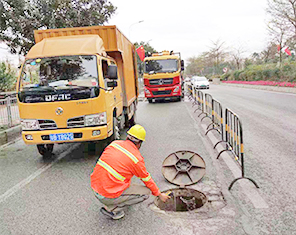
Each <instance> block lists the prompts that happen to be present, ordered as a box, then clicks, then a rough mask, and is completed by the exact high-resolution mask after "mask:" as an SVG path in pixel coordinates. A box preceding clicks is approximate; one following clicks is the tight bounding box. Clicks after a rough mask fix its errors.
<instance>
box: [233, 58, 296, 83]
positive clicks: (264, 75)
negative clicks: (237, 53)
mask: <svg viewBox="0 0 296 235" xmlns="http://www.w3.org/2000/svg"><path fill="white" fill-rule="evenodd" d="M228 79H229V80H238V81H261V80H265V81H287V82H296V62H295V61H292V62H287V63H285V64H284V65H283V66H282V68H280V67H278V66H277V64H275V63H269V64H261V65H249V66H248V67H246V68H245V69H244V70H236V71H233V72H231V73H230V75H229V76H228Z"/></svg>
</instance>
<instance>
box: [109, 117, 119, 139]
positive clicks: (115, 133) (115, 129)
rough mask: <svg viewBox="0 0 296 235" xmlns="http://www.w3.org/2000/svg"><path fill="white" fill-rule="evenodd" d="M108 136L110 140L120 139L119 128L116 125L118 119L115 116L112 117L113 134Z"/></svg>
mask: <svg viewBox="0 0 296 235" xmlns="http://www.w3.org/2000/svg"><path fill="white" fill-rule="evenodd" d="M109 138H110V142H112V141H114V140H119V139H120V130H119V127H118V120H117V118H116V117H113V134H112V135H111V136H110V137H109Z"/></svg>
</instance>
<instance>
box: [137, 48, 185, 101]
mask: <svg viewBox="0 0 296 235" xmlns="http://www.w3.org/2000/svg"><path fill="white" fill-rule="evenodd" d="M183 70H184V61H183V60H181V54H180V53H174V52H173V51H170V52H169V51H162V52H160V53H159V52H158V53H153V54H152V55H151V56H148V57H145V59H144V76H143V78H144V93H145V97H146V98H147V100H148V102H149V103H152V101H153V100H155V101H156V100H177V101H180V100H181V98H182V96H183V92H182V90H183V89H182V88H183V87H182V84H183V77H182V71H183Z"/></svg>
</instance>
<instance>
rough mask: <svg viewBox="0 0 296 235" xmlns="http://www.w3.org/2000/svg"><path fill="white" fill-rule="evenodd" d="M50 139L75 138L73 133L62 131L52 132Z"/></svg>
mask: <svg viewBox="0 0 296 235" xmlns="http://www.w3.org/2000/svg"><path fill="white" fill-rule="evenodd" d="M49 139H50V141H64V140H74V135H73V133H60V134H50V135H49Z"/></svg>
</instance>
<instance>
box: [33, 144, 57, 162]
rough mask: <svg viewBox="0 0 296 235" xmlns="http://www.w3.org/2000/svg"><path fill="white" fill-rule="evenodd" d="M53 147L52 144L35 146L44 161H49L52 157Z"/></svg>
mask: <svg viewBox="0 0 296 235" xmlns="http://www.w3.org/2000/svg"><path fill="white" fill-rule="evenodd" d="M53 146H54V144H37V150H38V152H39V153H40V154H41V155H42V157H43V158H44V159H49V158H51V157H52V151H53Z"/></svg>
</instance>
